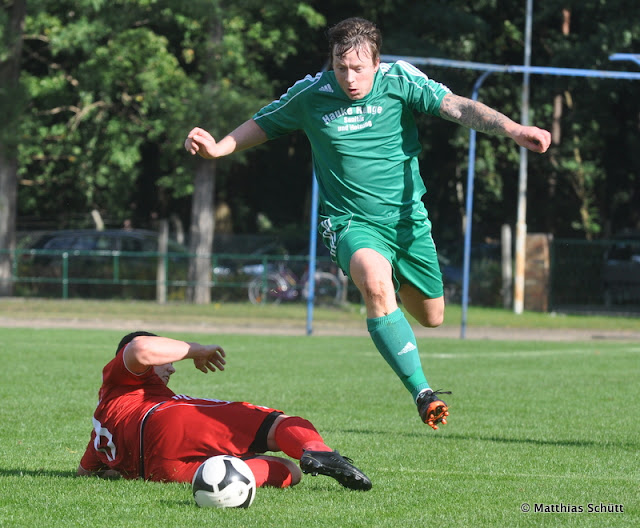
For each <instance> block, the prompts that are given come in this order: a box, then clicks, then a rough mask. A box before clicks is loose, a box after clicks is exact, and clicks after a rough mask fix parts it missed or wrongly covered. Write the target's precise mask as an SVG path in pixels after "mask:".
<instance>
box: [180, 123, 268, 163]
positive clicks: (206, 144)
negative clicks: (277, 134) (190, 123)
mask: <svg viewBox="0 0 640 528" xmlns="http://www.w3.org/2000/svg"><path fill="white" fill-rule="evenodd" d="M265 141H267V134H265V132H264V130H262V129H261V128H260V127H259V126H258V125H257V124H256V122H255V121H254V120H253V119H249V120H248V121H245V122H244V123H242V124H241V125H240V126H239V127H238V128H236V129H235V130H234V131H233V132H231V133H230V134H228V135H227V136H225V137H224V138H222V139H221V140H220V141H219V142H216V140H215V139H214V138H213V136H212V135H211V134H209V132H207V131H206V130H204V129H203V128H199V127H196V128H194V129H192V130H191V132H189V134H188V135H187V139H186V140H185V142H184V148H185V149H186V151H187V152H188V153H189V154H198V155H200V156H202V157H203V158H205V159H214V158H220V157H222V156H227V155H229V154H232V153H234V152H239V151H241V150H244V149H248V148H250V147H255V146H256V145H260V144H261V143H264V142H265Z"/></svg>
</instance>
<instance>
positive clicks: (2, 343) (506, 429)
mask: <svg viewBox="0 0 640 528" xmlns="http://www.w3.org/2000/svg"><path fill="white" fill-rule="evenodd" d="M34 326H37V325H34ZM121 333H122V332H117V331H113V330H108V331H107V330H71V331H70V330H63V329H55V330H37V329H36V330H26V329H20V328H0V349H1V350H2V368H1V369H0V402H2V405H0V526H2V527H5V526H6V527H34V526H52V527H58V526H60V527H65V526H109V527H113V528H115V527H120V526H132V527H133V526H135V527H143V528H144V527H158V526H166V527H182V526H185V527H187V526H189V527H193V526H230V527H235V526H242V527H269V526H274V527H275V526H287V527H301V528H306V527H314V526H319V527H325V526H327V527H333V528H335V527H352V526H353V527H396V526H397V527H405V526H434V527H436V526H437V527H466V526H469V527H481V526H498V527H515V526H539V525H546V526H597V527H601V526H616V527H618V526H638V525H639V524H640V499H639V494H638V490H639V489H640V473H639V470H638V468H639V462H640V460H639V455H638V453H639V452H640V434H639V433H640V426H639V425H638V423H639V421H638V417H639V416H640V399H639V398H638V393H637V391H638V380H639V379H640V361H639V357H640V345H639V344H637V343H621V342H608V341H603V342H585V343H545V342H509V341H500V342H497V341H459V340H450V339H449V340H444V339H443V340H434V339H431V340H426V339H421V340H419V345H420V349H421V354H422V358H423V364H424V366H425V370H426V372H427V376H428V378H429V380H430V382H431V384H432V385H433V387H434V388H443V389H449V390H452V391H453V395H452V396H450V397H449V398H448V402H449V404H450V406H451V417H450V420H449V424H448V425H447V426H445V427H443V428H441V430H440V431H438V432H433V431H431V430H429V429H428V428H427V427H426V426H424V425H422V424H421V423H420V421H419V418H418V415H417V413H416V411H415V408H414V407H413V405H412V404H411V401H410V398H409V396H408V394H407V393H406V392H405V391H404V388H403V387H402V386H401V384H400V382H399V381H398V380H397V379H396V378H395V376H394V375H393V373H392V372H391V370H390V369H389V368H388V367H387V366H386V364H385V363H384V362H383V360H382V359H381V357H380V356H379V355H378V354H377V353H376V352H375V350H374V349H373V347H372V345H371V343H370V341H369V339H367V338H364V337H312V338H309V337H279V336H278V337H276V336H266V337H264V336H263V337H259V338H257V337H252V336H240V335H227V336H216V341H215V342H218V343H220V344H223V345H224V346H225V348H226V350H227V352H228V360H229V361H228V369H227V370H226V371H225V372H224V373H214V374H209V375H204V374H202V373H200V372H199V371H197V370H196V369H194V368H193V366H192V365H191V364H190V362H184V363H181V364H177V365H176V366H177V370H178V371H177V373H176V374H175V375H174V377H173V379H172V388H173V389H174V391H176V392H178V393H186V394H191V395H195V396H203V397H216V398H222V399H232V400H233V399H243V400H249V401H252V402H254V403H258V404H265V405H269V406H273V407H277V408H281V409H283V410H285V411H286V412H287V413H289V414H297V415H301V416H304V417H306V418H308V419H310V420H311V421H312V422H313V423H314V424H315V425H316V427H317V428H318V429H319V430H320V432H321V433H322V434H323V435H324V437H325V440H326V441H327V443H329V444H330V445H331V446H332V447H334V448H336V449H338V450H340V451H341V452H342V453H343V454H346V455H348V456H350V457H351V458H353V459H354V461H355V463H356V464H357V465H358V466H359V467H360V468H361V469H363V471H365V472H366V473H367V474H368V476H369V477H370V478H371V479H372V481H373V483H374V487H373V490H372V491H370V492H367V493H362V492H353V491H349V490H346V489H344V488H342V487H340V486H339V485H338V484H337V483H336V482H335V481H333V480H332V479H328V478H326V477H311V476H305V477H304V479H303V481H302V483H301V484H300V485H299V486H297V487H295V488H292V489H289V490H275V489H260V490H258V494H257V497H256V500H255V502H254V504H253V505H252V506H251V508H249V509H248V510H204V509H199V508H197V507H196V506H195V503H194V502H193V499H192V496H191V492H190V487H189V486H188V485H181V484H158V483H151V482H142V481H124V480H121V481H101V480H99V479H79V478H76V477H74V474H75V469H76V468H77V465H78V461H79V458H80V456H81V455H82V452H83V450H84V448H85V446H86V442H87V440H88V438H89V432H90V428H91V421H90V416H91V413H92V410H93V407H94V406H95V402H96V393H97V389H98V386H99V383H100V371H101V368H102V366H103V365H104V364H105V363H106V362H107V361H108V360H109V359H110V358H111V357H112V355H113V353H114V348H115V345H116V344H117V341H118V340H119V338H120V337H121ZM171 335H172V336H173V337H179V338H188V339H194V340H201V341H202V342H211V339H212V338H211V336H210V335H209V336H207V335H197V334H196V335H182V334H171ZM523 503H527V504H529V505H530V506H531V509H532V511H531V512H529V513H522V512H521V505H522V504H523ZM589 504H594V505H595V506H598V507H600V505H601V504H603V505H605V506H606V508H605V509H613V506H609V505H620V506H618V508H617V509H620V508H623V509H624V512H618V513H615V512H604V513H597V512H592V513H589V512H588V509H589ZM536 505H538V508H540V507H541V506H540V505H545V507H546V509H547V510H548V509H556V510H557V509H563V508H564V509H567V508H572V507H573V508H575V509H577V508H579V507H581V508H583V509H584V512H582V513H553V512H550V513H542V512H535V511H533V510H534V509H535V508H536Z"/></svg>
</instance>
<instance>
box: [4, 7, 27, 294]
mask: <svg viewBox="0 0 640 528" xmlns="http://www.w3.org/2000/svg"><path fill="white" fill-rule="evenodd" d="M25 9H26V0H15V1H14V2H13V4H12V5H10V6H9V7H5V11H6V14H7V27H6V28H5V31H4V32H3V33H4V41H3V42H2V43H0V51H3V52H4V51H6V52H7V55H6V56H7V59H6V60H5V61H3V62H0V101H2V103H1V104H2V106H1V108H0V109H1V110H2V114H3V121H4V122H3V129H4V130H3V131H2V132H1V135H0V250H1V251H0V296H8V295H12V294H13V282H12V280H11V262H12V252H13V250H15V247H16V207H17V190H18V159H17V157H16V155H15V151H16V150H15V144H14V142H13V138H15V137H16V135H17V134H15V130H14V129H15V124H16V123H17V117H18V115H19V108H20V105H19V104H9V103H10V102H11V101H19V100H20V98H19V97H18V90H19V85H18V80H19V77H20V57H21V55H22V33H23V26H24V16H25Z"/></svg>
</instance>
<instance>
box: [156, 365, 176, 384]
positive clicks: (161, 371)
mask: <svg viewBox="0 0 640 528" xmlns="http://www.w3.org/2000/svg"><path fill="white" fill-rule="evenodd" d="M153 370H154V372H155V373H156V374H157V376H158V377H159V378H160V379H161V380H162V381H164V384H165V385H166V384H167V383H169V378H170V377H171V374H173V373H174V372H175V371H176V369H174V368H173V363H166V364H164V365H156V366H155V367H153Z"/></svg>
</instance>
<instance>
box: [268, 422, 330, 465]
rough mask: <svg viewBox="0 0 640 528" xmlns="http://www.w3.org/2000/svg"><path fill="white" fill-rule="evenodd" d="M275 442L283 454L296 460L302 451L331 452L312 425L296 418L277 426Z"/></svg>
mask: <svg viewBox="0 0 640 528" xmlns="http://www.w3.org/2000/svg"><path fill="white" fill-rule="evenodd" d="M275 441H276V444H278V447H279V448H280V450H281V451H282V452H283V453H285V454H286V455H288V456H290V457H291V458H296V459H298V460H300V457H301V456H302V453H303V451H333V449H331V448H330V447H329V446H327V444H325V443H324V440H323V439H322V437H321V436H320V433H319V432H318V431H317V430H316V428H315V427H314V426H313V424H312V423H311V422H310V421H308V420H305V419H304V418H300V417H298V416H289V417H287V418H285V419H284V420H282V421H281V422H280V423H279V424H278V427H277V428H276V430H275Z"/></svg>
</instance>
